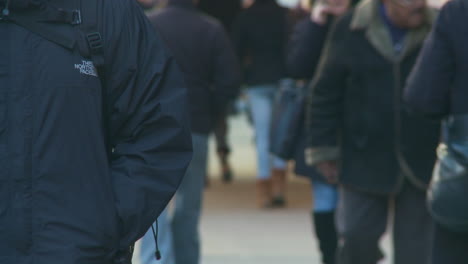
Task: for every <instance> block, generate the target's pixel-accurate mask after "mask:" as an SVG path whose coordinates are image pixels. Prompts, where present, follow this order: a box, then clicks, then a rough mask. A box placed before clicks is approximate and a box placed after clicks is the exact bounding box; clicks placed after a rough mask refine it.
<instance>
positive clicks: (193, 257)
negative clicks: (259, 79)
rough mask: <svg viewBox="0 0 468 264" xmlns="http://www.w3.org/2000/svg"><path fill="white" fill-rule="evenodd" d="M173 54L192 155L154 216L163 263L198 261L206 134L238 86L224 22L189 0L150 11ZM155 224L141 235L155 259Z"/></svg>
mask: <svg viewBox="0 0 468 264" xmlns="http://www.w3.org/2000/svg"><path fill="white" fill-rule="evenodd" d="M149 18H150V21H151V23H152V24H153V25H154V27H155V29H156V30H157V32H158V33H159V34H160V35H161V37H162V39H163V40H164V41H165V42H166V43H167V45H168V47H169V49H170V50H171V52H172V53H173V54H174V57H175V59H176V60H177V63H178V64H179V65H180V67H181V70H182V72H183V73H184V80H185V83H186V84H187V87H188V95H189V100H188V107H189V109H190V114H191V127H192V140H193V151H194V152H193V155H194V156H193V160H192V163H191V164H190V166H189V168H188V171H187V173H186V175H185V178H184V180H183V181H182V184H181V186H180V187H179V189H178V191H177V193H176V196H175V199H174V212H173V214H171V211H170V210H169V208H166V210H165V211H164V212H163V214H162V215H161V217H159V218H158V223H157V224H159V226H158V227H159V231H160V234H161V237H160V241H161V247H162V248H161V249H162V253H163V259H162V263H165V264H173V263H175V264H197V263H199V262H200V235H199V231H198V230H199V222H200V214H201V210H202V202H203V189H204V183H205V175H206V172H207V158H208V135H209V134H210V133H211V132H212V131H213V127H214V124H217V122H218V121H219V118H220V115H219V114H220V113H224V112H225V110H226V106H227V105H229V104H230V102H231V101H233V100H234V99H235V98H236V97H237V95H238V92H239V86H240V73H239V64H238V61H237V57H236V55H235V52H234V49H233V48H232V45H231V42H230V40H229V37H228V34H227V33H226V32H225V30H224V28H223V25H222V24H221V23H219V22H218V21H217V20H215V19H214V18H211V17H208V16H206V15H204V14H202V13H201V12H199V10H198V9H197V8H196V1H193V0H169V1H168V5H167V7H166V8H163V9H161V10H160V11H158V12H156V13H153V14H151V15H150V16H149ZM152 232H153V230H151V229H150V230H148V233H147V234H146V235H145V237H144V238H143V240H142V244H141V245H142V247H141V261H142V263H143V264H150V263H156V259H155V258H154V250H155V248H154V244H153V243H151V237H152Z"/></svg>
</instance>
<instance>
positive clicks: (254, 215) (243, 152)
mask: <svg viewBox="0 0 468 264" xmlns="http://www.w3.org/2000/svg"><path fill="white" fill-rule="evenodd" d="M231 125H232V133H231V136H230V137H231V140H232V142H233V146H234V149H233V150H234V151H233V154H232V163H233V166H234V167H235V173H236V180H235V182H234V183H233V184H230V185H225V184H222V183H220V182H219V181H218V180H217V178H219V177H218V175H217V172H218V167H217V162H216V159H215V157H214V156H213V155H212V156H211V158H210V175H211V178H212V180H211V186H210V188H209V189H208V190H207V191H206V194H205V195H206V196H205V207H204V212H203V218H202V226H201V233H202V241H203V246H202V247H203V250H202V251H203V260H202V263H201V264H234V263H235V264H239V263H242V264H280V263H281V264H320V258H319V255H318V251H317V244H316V242H315V240H314V239H313V233H312V229H311V223H310V217H309V211H310V207H311V201H310V200H311V198H310V197H311V194H310V187H309V184H308V182H307V181H305V180H300V179H295V178H294V177H291V179H290V183H289V193H288V198H289V206H288V208H287V209H284V210H273V211H265V210H258V209H256V208H255V203H254V201H255V189H254V184H255V182H254V177H253V176H254V175H255V154H254V151H253V146H252V139H253V137H252V131H251V130H250V127H249V126H248V125H247V123H246V122H245V120H244V119H243V118H237V119H235V120H233V121H232V123H231ZM211 145H212V146H211V147H212V148H214V146H213V144H211ZM212 153H213V151H212ZM383 244H384V248H386V249H387V251H388V249H389V244H390V243H389V239H388V238H386V239H385V240H384V243H383ZM135 263H136V264H140V263H138V261H135ZM382 264H390V262H389V260H386V262H384V263H382Z"/></svg>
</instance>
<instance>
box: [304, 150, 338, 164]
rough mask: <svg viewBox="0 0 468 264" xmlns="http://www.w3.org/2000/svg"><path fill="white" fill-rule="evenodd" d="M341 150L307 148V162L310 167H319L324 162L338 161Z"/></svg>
mask: <svg viewBox="0 0 468 264" xmlns="http://www.w3.org/2000/svg"><path fill="white" fill-rule="evenodd" d="M339 157H340V149H339V148H338V147H321V148H306V150H305V160H306V164H307V165H309V166H314V165H317V164H318V163H320V162H323V161H332V160H338V159H339Z"/></svg>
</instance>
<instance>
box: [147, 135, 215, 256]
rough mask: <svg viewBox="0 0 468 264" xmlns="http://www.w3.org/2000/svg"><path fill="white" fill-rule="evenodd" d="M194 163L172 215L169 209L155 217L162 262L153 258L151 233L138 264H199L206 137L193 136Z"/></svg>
mask: <svg viewBox="0 0 468 264" xmlns="http://www.w3.org/2000/svg"><path fill="white" fill-rule="evenodd" d="M192 140H193V160H192V162H191V163H190V166H189V168H188V170H187V173H186V174H185V177H184V179H183V180H182V184H181V185H180V187H179V189H178V190H177V193H176V195H175V200H174V202H175V204H174V208H173V209H174V212H173V215H172V217H171V215H170V211H169V208H166V209H165V210H164V212H163V213H162V214H161V215H160V216H159V218H158V226H159V236H158V239H159V242H160V250H161V253H162V259H161V261H156V259H155V257H154V252H155V244H154V238H153V233H152V231H151V229H150V230H148V232H147V233H146V234H145V236H144V237H143V238H142V241H141V249H140V260H141V264H156V263H158V264H159V263H162V264H198V263H199V261H200V236H199V231H198V228H199V222H200V214H201V209H202V208H201V207H202V200H203V190H204V185H205V175H206V170H207V158H208V136H207V135H199V134H192Z"/></svg>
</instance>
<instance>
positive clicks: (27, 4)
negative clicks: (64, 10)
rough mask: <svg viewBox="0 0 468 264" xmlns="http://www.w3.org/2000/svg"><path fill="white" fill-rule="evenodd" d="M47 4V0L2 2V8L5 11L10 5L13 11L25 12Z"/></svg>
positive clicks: (0, 3)
mask: <svg viewBox="0 0 468 264" xmlns="http://www.w3.org/2000/svg"><path fill="white" fill-rule="evenodd" d="M46 2H47V0H0V6H1V7H2V9H3V8H4V7H5V6H6V5H7V4H8V5H9V6H8V8H9V9H11V10H23V9H31V8H39V7H40V6H42V5H43V4H44V3H46Z"/></svg>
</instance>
